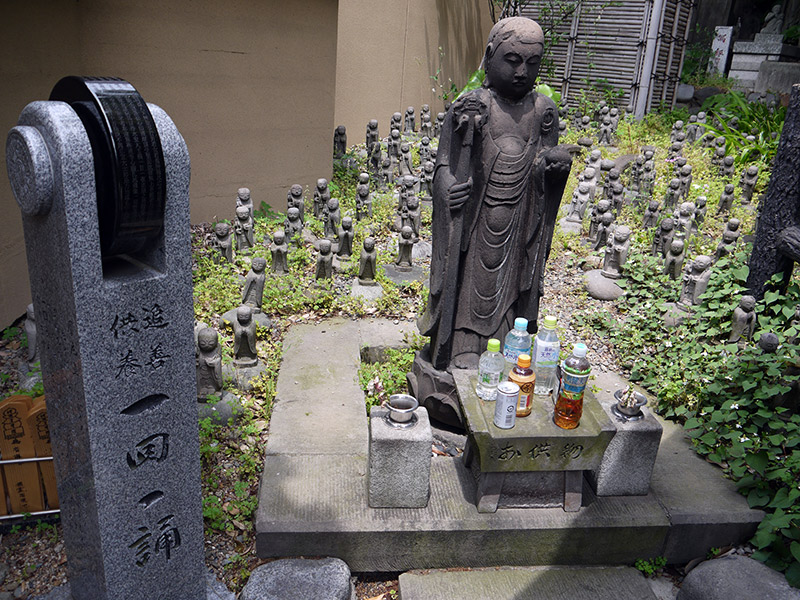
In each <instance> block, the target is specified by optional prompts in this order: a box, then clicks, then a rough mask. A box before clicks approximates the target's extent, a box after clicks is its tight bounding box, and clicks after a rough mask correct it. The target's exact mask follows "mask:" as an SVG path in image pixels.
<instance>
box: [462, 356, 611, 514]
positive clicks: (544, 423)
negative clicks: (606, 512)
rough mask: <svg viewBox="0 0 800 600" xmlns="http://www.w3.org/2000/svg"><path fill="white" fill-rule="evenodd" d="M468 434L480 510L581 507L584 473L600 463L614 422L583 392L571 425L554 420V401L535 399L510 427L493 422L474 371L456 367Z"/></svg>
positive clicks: (467, 451)
mask: <svg viewBox="0 0 800 600" xmlns="http://www.w3.org/2000/svg"><path fill="white" fill-rule="evenodd" d="M453 377H454V379H455V382H456V389H457V391H458V396H459V401H460V403H461V409H462V412H463V415H464V421H465V425H466V427H467V432H468V435H469V439H468V443H467V448H466V449H465V452H464V462H465V465H466V466H467V467H468V468H472V471H473V474H475V475H476V477H477V480H478V490H477V506H478V512H495V511H496V510H497V508H498V506H500V507H509V508H512V507H513V508H543V507H552V506H563V507H564V510H565V511H569V512H573V511H577V510H578V509H580V507H581V500H582V490H583V472H584V471H595V470H597V469H598V468H599V467H600V463H601V461H602V459H603V455H604V453H605V451H606V448H607V447H608V444H609V442H611V439H612V438H613V437H614V434H615V433H616V427H615V426H614V424H613V423H612V422H611V420H610V418H609V417H608V415H607V414H606V412H605V411H604V410H603V408H602V407H601V406H600V403H599V402H597V400H596V399H595V398H594V396H593V395H592V394H591V393H590V392H589V391H587V392H586V395H585V396H584V403H583V416H582V417H581V421H580V424H579V425H578V427H576V428H575V429H570V430H568V429H561V428H560V427H558V426H557V425H556V424H555V423H553V405H552V403H550V402H547V403H543V402H541V401H534V406H533V410H532V412H531V414H530V415H529V416H527V417H524V418H518V419H517V421H516V425H515V426H514V427H513V428H511V429H500V428H499V427H497V426H496V425H495V424H494V409H495V403H494V402H485V401H483V400H481V399H480V398H479V397H478V395H477V394H476V393H475V384H476V380H477V373H476V372H475V371H469V370H457V369H454V372H453Z"/></svg>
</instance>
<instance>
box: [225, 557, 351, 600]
mask: <svg viewBox="0 0 800 600" xmlns="http://www.w3.org/2000/svg"><path fill="white" fill-rule="evenodd" d="M355 597H356V595H355V589H354V587H353V584H352V582H351V581H350V569H349V568H348V567H347V565H346V564H345V563H344V562H343V561H341V560H339V559H338V558H322V559H319V560H308V559H302V558H286V559H283V560H276V561H274V562H271V563H267V564H266V565H261V566H260V567H256V568H255V569H254V570H253V572H252V574H251V575H250V579H248V581H247V584H246V585H245V586H244V589H243V590H242V593H241V594H240V595H239V600H311V599H312V598H313V599H314V600H355Z"/></svg>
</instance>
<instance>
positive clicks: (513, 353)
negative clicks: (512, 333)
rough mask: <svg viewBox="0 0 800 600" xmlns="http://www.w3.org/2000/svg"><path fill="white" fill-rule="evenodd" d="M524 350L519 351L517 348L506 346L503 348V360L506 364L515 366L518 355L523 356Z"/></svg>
mask: <svg viewBox="0 0 800 600" xmlns="http://www.w3.org/2000/svg"><path fill="white" fill-rule="evenodd" d="M524 353H525V351H524V350H520V349H519V348H512V347H511V346H509V345H508V344H506V345H505V346H503V358H505V359H506V362H510V363H514V364H517V359H518V358H519V355H520V354H524Z"/></svg>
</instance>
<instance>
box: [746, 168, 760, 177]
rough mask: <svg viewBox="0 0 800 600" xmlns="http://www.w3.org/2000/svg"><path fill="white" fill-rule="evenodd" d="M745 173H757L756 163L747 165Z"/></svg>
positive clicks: (751, 175)
mask: <svg viewBox="0 0 800 600" xmlns="http://www.w3.org/2000/svg"><path fill="white" fill-rule="evenodd" d="M747 174H748V175H749V176H750V177H753V176H754V175H758V167H757V166H756V165H750V166H749V167H747Z"/></svg>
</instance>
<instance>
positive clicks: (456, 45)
mask: <svg viewBox="0 0 800 600" xmlns="http://www.w3.org/2000/svg"><path fill="white" fill-rule="evenodd" d="M436 9H437V11H438V14H439V40H440V41H439V43H440V45H441V47H442V54H443V55H442V56H441V57H440V54H439V50H438V48H436V49H432V50H433V51H432V52H429V53H428V57H429V60H432V61H434V62H433V64H430V65H429V68H430V71H431V73H436V71H437V69H439V68H440V67H441V73H440V76H439V77H440V81H441V82H442V84H443V85H444V84H445V83H446V82H447V80H448V78H450V79H452V80H453V83H455V85H456V87H457V88H459V89H461V88H462V87H464V84H465V83H466V82H467V80H468V79H469V76H470V75H471V74H472V72H473V71H475V70H476V69H477V68H478V67H479V66H480V63H481V58H482V57H483V51H484V49H485V47H486V46H485V44H486V36H487V34H488V32H489V29H488V26H489V25H490V21H491V20H490V19H489V15H488V8H487V6H486V1H485V0H466V1H464V2H453V1H452V0H436Z"/></svg>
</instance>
